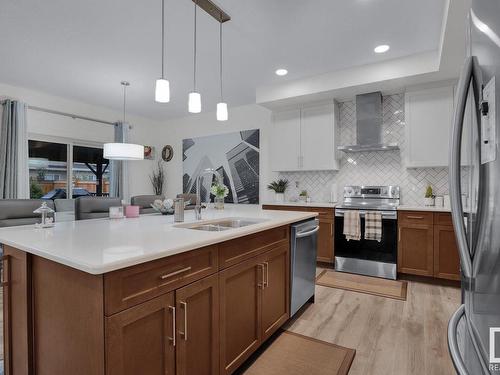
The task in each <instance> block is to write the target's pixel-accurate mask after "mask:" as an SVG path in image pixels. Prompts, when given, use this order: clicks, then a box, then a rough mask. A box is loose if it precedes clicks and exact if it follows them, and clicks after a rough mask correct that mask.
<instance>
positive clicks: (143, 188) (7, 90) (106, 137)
mask: <svg viewBox="0 0 500 375" xmlns="http://www.w3.org/2000/svg"><path fill="white" fill-rule="evenodd" d="M5 98H12V99H17V100H21V101H23V102H26V103H27V104H28V105H31V106H37V107H43V108H49V109H52V110H56V111H61V112H67V113H73V114H77V115H81V116H86V117H91V118H96V119H100V120H106V121H111V122H115V121H118V120H121V119H122V118H123V114H122V113H121V112H118V111H113V110H110V109H107V108H104V107H99V106H94V105H89V104H86V103H83V102H78V101H74V100H68V99H65V98H62V97H57V96H53V95H49V94H45V93H42V92H39V91H34V90H30V89H25V88H21V87H16V86H11V85H5V84H2V83H0V100H1V99H5ZM120 100H121V99H120ZM127 122H129V123H130V124H132V126H133V128H132V130H131V134H130V135H131V139H130V142H133V143H138V144H144V145H152V146H155V147H156V150H157V152H156V157H157V158H158V157H160V151H161V147H162V142H163V140H162V139H161V138H160V137H158V134H159V129H162V126H161V124H160V123H159V122H156V121H154V120H151V119H146V118H141V117H137V116H127ZM28 132H29V133H30V134H41V135H45V136H52V137H62V138H70V139H75V140H80V141H87V142H96V143H105V142H109V141H112V140H113V132H114V130H113V127H112V126H111V125H106V124H101V123H95V122H91V121H84V120H78V119H72V118H69V117H64V116H59V115H54V114H49V113H45V112H38V111H34V110H28ZM129 163H130V194H131V195H132V196H133V195H139V194H152V192H153V190H152V188H151V183H150V181H149V175H150V174H151V172H152V168H153V167H154V166H155V165H156V162H155V161H152V160H144V161H131V162H129Z"/></svg>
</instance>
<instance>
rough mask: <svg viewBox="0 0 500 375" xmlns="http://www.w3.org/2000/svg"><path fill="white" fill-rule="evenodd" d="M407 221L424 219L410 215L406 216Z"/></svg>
mask: <svg viewBox="0 0 500 375" xmlns="http://www.w3.org/2000/svg"><path fill="white" fill-rule="evenodd" d="M407 218H408V219H417V220H422V219H423V218H424V217H423V216H412V215H408V216H407Z"/></svg>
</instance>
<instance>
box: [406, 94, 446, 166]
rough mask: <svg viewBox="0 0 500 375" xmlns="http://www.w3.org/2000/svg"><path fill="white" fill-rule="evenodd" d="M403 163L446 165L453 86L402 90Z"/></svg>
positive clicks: (411, 164)
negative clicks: (403, 117)
mask: <svg viewBox="0 0 500 375" xmlns="http://www.w3.org/2000/svg"><path fill="white" fill-rule="evenodd" d="M405 119H406V120H405V122H406V142H407V144H406V167H408V168H417V167H445V166H448V154H449V138H450V128H451V124H452V119H453V87H452V86H449V87H440V88H433V89H428V90H421V91H412V92H407V93H406V94H405Z"/></svg>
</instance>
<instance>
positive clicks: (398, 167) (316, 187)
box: [280, 94, 467, 206]
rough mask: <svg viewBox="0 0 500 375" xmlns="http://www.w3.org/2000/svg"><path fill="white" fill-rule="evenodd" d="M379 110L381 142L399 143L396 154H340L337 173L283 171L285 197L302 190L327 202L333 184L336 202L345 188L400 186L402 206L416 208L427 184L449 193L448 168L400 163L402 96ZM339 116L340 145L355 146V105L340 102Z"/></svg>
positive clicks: (387, 101) (392, 97)
mask: <svg viewBox="0 0 500 375" xmlns="http://www.w3.org/2000/svg"><path fill="white" fill-rule="evenodd" d="M382 107H383V136H382V137H383V142H384V143H398V144H399V147H400V150H399V151H384V152H363V153H341V155H339V157H341V164H340V165H341V167H340V170H339V171H338V172H282V173H281V174H280V177H281V178H286V179H288V180H289V181H290V188H289V189H288V190H287V192H286V198H287V199H291V200H295V199H296V198H297V197H298V194H299V192H300V191H301V190H307V192H308V194H309V195H310V196H311V199H312V200H313V201H317V202H327V201H329V199H330V191H331V187H332V184H334V183H335V184H337V196H338V199H339V200H341V199H342V189H343V187H344V186H345V185H399V186H400V187H401V203H402V204H406V205H417V206H420V205H422V204H423V196H424V192H425V188H426V187H427V185H431V186H432V187H433V189H434V191H435V194H437V195H443V194H448V168H416V169H407V168H406V167H405V166H404V164H403V161H402V158H403V155H404V153H405V151H406V144H405V129H404V126H405V120H404V119H405V116H404V94H396V95H389V96H384V97H383V106H382ZM339 116H340V122H339V125H340V143H339V144H343V145H346V144H355V143H356V104H355V102H354V101H347V102H343V103H340V104H339ZM463 173H464V174H466V173H467V172H466V171H465V170H464V171H463ZM465 177H466V176H464V178H463V180H465Z"/></svg>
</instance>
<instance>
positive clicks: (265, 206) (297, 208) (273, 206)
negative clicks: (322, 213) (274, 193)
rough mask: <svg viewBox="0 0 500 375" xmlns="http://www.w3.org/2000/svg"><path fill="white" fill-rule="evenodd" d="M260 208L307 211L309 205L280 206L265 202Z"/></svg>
mask: <svg viewBox="0 0 500 375" xmlns="http://www.w3.org/2000/svg"><path fill="white" fill-rule="evenodd" d="M262 209H263V210H276V211H300V212H307V211H309V207H301V206H281V205H272V204H265V205H263V206H262Z"/></svg>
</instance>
